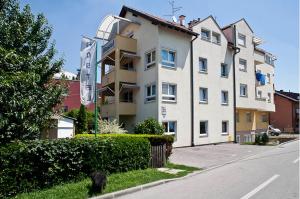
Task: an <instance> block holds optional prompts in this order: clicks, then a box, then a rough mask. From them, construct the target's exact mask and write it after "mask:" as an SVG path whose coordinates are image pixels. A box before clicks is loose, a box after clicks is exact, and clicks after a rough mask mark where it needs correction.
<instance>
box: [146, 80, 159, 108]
mask: <svg viewBox="0 0 300 199" xmlns="http://www.w3.org/2000/svg"><path fill="white" fill-rule="evenodd" d="M154 86H155V89H154V90H155V91H154V92H155V94H153V87H154ZM148 87H150V89H151V91H150V93H151V95H149V96H148ZM156 90H157V87H156V83H152V84H147V85H146V86H145V102H146V103H148V102H153V101H155V100H156V93H157V91H156Z"/></svg>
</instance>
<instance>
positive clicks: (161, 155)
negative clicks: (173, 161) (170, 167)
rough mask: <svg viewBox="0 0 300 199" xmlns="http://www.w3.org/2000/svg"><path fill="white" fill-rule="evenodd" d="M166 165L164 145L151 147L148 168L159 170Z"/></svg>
mask: <svg viewBox="0 0 300 199" xmlns="http://www.w3.org/2000/svg"><path fill="white" fill-rule="evenodd" d="M165 165H166V144H163V145H156V146H151V159H150V167H152V168H159V167H164V166H165Z"/></svg>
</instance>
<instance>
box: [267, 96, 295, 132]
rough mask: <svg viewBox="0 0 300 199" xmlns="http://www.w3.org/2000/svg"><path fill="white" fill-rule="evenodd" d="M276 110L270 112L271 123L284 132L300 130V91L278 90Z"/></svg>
mask: <svg viewBox="0 0 300 199" xmlns="http://www.w3.org/2000/svg"><path fill="white" fill-rule="evenodd" d="M274 102H275V112H273V113H271V114H270V124H271V125H273V127H275V128H279V129H280V130H281V131H283V132H298V131H299V93H293V92H285V91H283V90H280V91H276V92H275V96H274Z"/></svg>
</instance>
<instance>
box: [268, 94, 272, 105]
mask: <svg viewBox="0 0 300 199" xmlns="http://www.w3.org/2000/svg"><path fill="white" fill-rule="evenodd" d="M267 100H268V102H269V103H270V102H271V100H272V98H271V93H268V99H267Z"/></svg>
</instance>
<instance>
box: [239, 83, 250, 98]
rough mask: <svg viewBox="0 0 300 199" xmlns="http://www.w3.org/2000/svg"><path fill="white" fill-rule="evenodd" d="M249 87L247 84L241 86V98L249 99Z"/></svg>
mask: <svg viewBox="0 0 300 199" xmlns="http://www.w3.org/2000/svg"><path fill="white" fill-rule="evenodd" d="M247 90H248V89H247V85H246V84H240V96H241V97H247V95H248V91H247Z"/></svg>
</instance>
